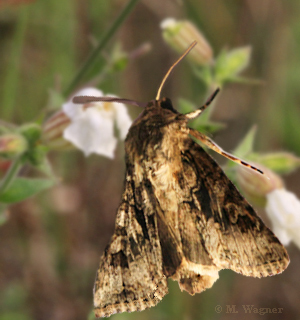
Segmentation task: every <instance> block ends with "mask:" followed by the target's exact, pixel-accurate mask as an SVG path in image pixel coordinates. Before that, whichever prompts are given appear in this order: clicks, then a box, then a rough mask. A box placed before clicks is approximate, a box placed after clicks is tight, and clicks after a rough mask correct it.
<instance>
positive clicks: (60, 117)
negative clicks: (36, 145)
mask: <svg viewBox="0 0 300 320" xmlns="http://www.w3.org/2000/svg"><path fill="white" fill-rule="evenodd" d="M70 123H71V120H70V118H69V117H68V116H67V115H66V114H65V113H64V112H63V111H58V112H56V113H55V114H54V115H52V116H51V117H50V118H49V119H47V120H46V122H45V123H44V125H43V128H42V140H43V142H44V143H45V144H46V145H47V147H49V148H50V149H54V150H65V149H72V148H74V146H73V145H72V144H71V143H70V142H68V141H67V140H65V139H64V137H63V132H64V130H65V129H66V128H67V127H68V126H69V125H70Z"/></svg>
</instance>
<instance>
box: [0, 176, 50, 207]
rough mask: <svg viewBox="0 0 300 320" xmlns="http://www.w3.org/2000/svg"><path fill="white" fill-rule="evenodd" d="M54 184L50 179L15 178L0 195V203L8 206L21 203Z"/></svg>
mask: <svg viewBox="0 0 300 320" xmlns="http://www.w3.org/2000/svg"><path fill="white" fill-rule="evenodd" d="M54 184H55V180H51V179H27V178H16V179H15V180H14V181H13V182H12V183H11V184H10V186H9V187H8V188H7V189H6V190H5V191H4V192H3V193H2V194H1V195H0V202H2V203H7V204H8V203H16V202H19V201H23V200H25V199H27V198H30V197H32V196H34V195H35V194H37V193H39V192H41V191H43V190H46V189H49V188H50V187H52V186H53V185H54Z"/></svg>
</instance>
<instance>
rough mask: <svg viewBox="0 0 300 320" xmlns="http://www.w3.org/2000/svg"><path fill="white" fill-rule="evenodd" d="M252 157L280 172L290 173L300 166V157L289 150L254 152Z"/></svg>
mask: <svg viewBox="0 0 300 320" xmlns="http://www.w3.org/2000/svg"><path fill="white" fill-rule="evenodd" d="M252 158H255V161H256V162H258V163H261V164H262V165H264V166H265V167H267V168H269V169H271V170H273V171H275V172H277V173H279V174H289V173H291V172H293V171H294V170H296V169H298V168H299V167H300V158H299V157H296V156H295V155H293V154H291V153H288V152H273V153H267V154H254V155H251V160H252Z"/></svg>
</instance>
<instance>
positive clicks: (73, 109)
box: [62, 88, 103, 119]
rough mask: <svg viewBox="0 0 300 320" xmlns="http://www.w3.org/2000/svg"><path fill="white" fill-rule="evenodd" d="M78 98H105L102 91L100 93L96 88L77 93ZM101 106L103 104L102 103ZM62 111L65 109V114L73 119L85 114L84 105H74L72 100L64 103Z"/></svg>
mask: <svg viewBox="0 0 300 320" xmlns="http://www.w3.org/2000/svg"><path fill="white" fill-rule="evenodd" d="M76 96H96V97H99V96H103V93H102V91H100V90H98V89H96V88H84V89H82V90H79V91H78V92H76ZM72 98H73V97H72ZM96 103H97V102H96ZM96 103H95V104H96ZM100 104H101V102H100ZM62 109H63V111H64V113H65V114H66V115H67V116H68V117H69V118H71V119H76V117H78V116H80V114H81V113H82V112H84V110H83V105H82V104H75V103H73V102H72V99H70V100H69V101H68V102H66V103H64V104H63V106H62Z"/></svg>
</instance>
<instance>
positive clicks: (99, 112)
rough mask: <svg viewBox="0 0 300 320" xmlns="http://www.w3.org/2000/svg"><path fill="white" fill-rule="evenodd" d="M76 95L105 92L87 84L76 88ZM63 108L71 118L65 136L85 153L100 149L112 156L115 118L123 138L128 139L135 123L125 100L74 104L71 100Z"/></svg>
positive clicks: (114, 145) (92, 94)
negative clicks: (87, 86) (84, 86)
mask: <svg viewBox="0 0 300 320" xmlns="http://www.w3.org/2000/svg"><path fill="white" fill-rule="evenodd" d="M76 96H103V93H102V92H101V91H100V90H98V89H95V88H85V89H83V90H80V91H79V92H77V93H76ZM109 96H112V95H109ZM87 106H88V108H87ZM62 108H63V111H64V112H65V113H66V115H67V116H68V117H69V118H70V119H71V123H70V125H69V126H68V127H67V128H66V129H65V130H64V132H63V136H64V138H65V139H66V140H68V141H70V142H71V143H73V144H74V145H75V146H76V147H77V148H79V149H81V150H82V151H83V152H84V154H85V155H86V156H88V155H90V154H91V153H97V154H101V155H104V156H107V157H109V158H113V157H114V150H115V148H116V144H117V139H116V138H115V136H114V122H115V123H116V126H117V128H118V130H119V135H120V138H121V139H125V137H126V134H127V132H128V130H129V127H130V126H131V123H132V121H131V119H130V117H129V115H128V113H127V108H126V106H125V105H124V104H122V103H116V102H91V103H88V104H87V105H82V104H74V103H73V102H72V100H70V101H68V102H67V103H65V104H64V105H63V107H62Z"/></svg>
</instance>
